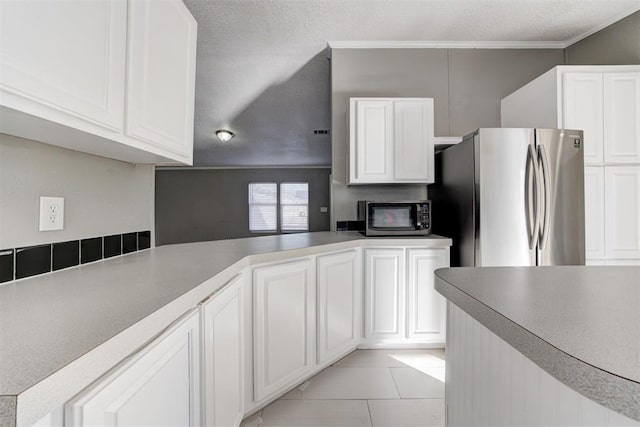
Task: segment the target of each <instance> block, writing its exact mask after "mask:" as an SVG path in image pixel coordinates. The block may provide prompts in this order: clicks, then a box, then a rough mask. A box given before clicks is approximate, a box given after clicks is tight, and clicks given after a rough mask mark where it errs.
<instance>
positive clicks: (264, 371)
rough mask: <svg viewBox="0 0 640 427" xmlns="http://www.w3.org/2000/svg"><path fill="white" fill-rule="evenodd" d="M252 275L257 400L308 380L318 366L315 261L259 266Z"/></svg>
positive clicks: (305, 260)
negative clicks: (316, 363) (316, 365)
mask: <svg viewBox="0 0 640 427" xmlns="http://www.w3.org/2000/svg"><path fill="white" fill-rule="evenodd" d="M253 274H254V276H253V296H254V299H253V305H254V313H253V314H254V319H253V333H254V350H253V353H254V399H255V401H256V402H260V401H261V400H263V399H265V398H267V397H269V396H270V395H272V394H275V393H277V392H279V391H282V390H284V389H286V387H288V386H293V385H295V384H296V383H297V382H300V381H301V380H303V379H304V378H305V377H306V375H307V374H308V373H309V372H310V371H311V370H312V369H313V367H314V365H315V363H314V362H315V357H314V353H315V330H316V324H315V323H316V322H315V318H316V312H315V302H316V300H315V272H314V263H313V261H312V260H311V259H304V260H300V261H294V262H287V263H283V264H276V265H270V266H265V267H259V268H256V269H255V270H254V273H253Z"/></svg>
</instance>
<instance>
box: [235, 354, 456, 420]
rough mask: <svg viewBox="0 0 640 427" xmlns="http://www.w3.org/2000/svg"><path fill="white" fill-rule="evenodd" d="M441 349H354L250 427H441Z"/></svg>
mask: <svg viewBox="0 0 640 427" xmlns="http://www.w3.org/2000/svg"><path fill="white" fill-rule="evenodd" d="M444 371H445V362H444V350H357V351H355V352H353V353H351V354H349V355H348V356H346V357H344V358H343V359H341V360H339V361H338V362H336V363H334V364H333V365H331V366H330V367H328V368H327V369H325V370H323V371H322V372H320V373H319V374H317V375H316V376H314V377H313V378H311V379H310V380H309V383H310V384H309V385H308V386H307V387H306V388H304V390H300V389H294V390H293V391H291V392H289V393H287V394H286V395H285V396H283V397H282V398H280V399H279V400H276V401H275V402H273V403H272V404H270V405H269V406H267V407H266V408H264V409H263V410H262V411H261V412H259V413H258V414H255V415H254V416H252V417H250V418H249V419H247V420H245V424H243V425H246V426H247V427H249V426H269V427H274V426H305V427H308V426H316V427H321V426H352V427H357V426H369V427H372V426H373V427H379V426H384V427H399V426H403V427H409V426H425V427H426V426H444Z"/></svg>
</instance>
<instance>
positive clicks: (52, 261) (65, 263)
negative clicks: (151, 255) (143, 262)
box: [0, 230, 151, 283]
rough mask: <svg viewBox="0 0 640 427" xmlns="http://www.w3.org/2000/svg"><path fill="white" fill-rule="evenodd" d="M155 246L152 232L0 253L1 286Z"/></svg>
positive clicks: (8, 250) (117, 235)
mask: <svg viewBox="0 0 640 427" xmlns="http://www.w3.org/2000/svg"><path fill="white" fill-rule="evenodd" d="M150 247H151V231H149V230H145V231H138V232H134V233H125V234H115V235H112V236H102V237H93V238H89V239H82V240H71V241H68V242H55V243H49V244H45V245H35V246H27V247H24V248H15V249H4V250H0V283H4V282H10V281H12V280H15V279H23V278H25V277H31V276H36V275H38V274H44V273H49V272H51V271H56V270H62V269H64V268H69V267H74V266H77V265H80V264H86V263H88V262H94V261H99V260H101V259H106V258H110V257H113V256H118V255H121V254H128V253H132V252H136V251H141V250H144V249H149V248H150Z"/></svg>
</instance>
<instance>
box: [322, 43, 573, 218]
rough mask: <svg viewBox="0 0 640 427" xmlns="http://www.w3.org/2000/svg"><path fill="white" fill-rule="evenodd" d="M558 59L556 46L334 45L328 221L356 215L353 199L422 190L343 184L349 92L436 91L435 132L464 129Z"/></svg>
mask: <svg viewBox="0 0 640 427" xmlns="http://www.w3.org/2000/svg"><path fill="white" fill-rule="evenodd" d="M563 61H564V51H563V50H562V49H333V50H332V53H331V95H332V98H331V118H332V141H331V146H332V175H333V177H332V178H333V179H332V184H331V191H332V200H333V206H332V213H333V219H332V221H333V222H334V224H333V225H335V221H340V220H352V219H355V218H356V201H357V200H361V199H378V198H396V199H421V198H425V197H426V196H427V191H426V187H425V186H423V185H402V186H401V185H394V186H389V185H387V186H381V185H378V186H370V185H367V186H347V185H346V178H347V151H348V136H347V112H348V107H349V98H350V97H354V96H392V97H394V96H398V97H409V96H413V97H428V98H434V103H435V134H436V136H463V135H465V134H467V133H469V132H471V131H473V130H474V129H476V128H479V127H499V126H500V100H501V99H502V98H504V97H505V96H506V95H508V94H510V93H511V92H513V91H514V90H516V89H518V88H519V87H521V86H523V85H524V84H526V83H528V82H529V81H531V80H533V79H534V78H536V77H537V76H539V75H540V74H542V73H544V72H545V71H547V70H549V69H550V68H552V67H553V66H555V65H559V64H563Z"/></svg>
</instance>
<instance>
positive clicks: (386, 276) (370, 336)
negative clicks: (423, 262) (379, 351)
mask: <svg viewBox="0 0 640 427" xmlns="http://www.w3.org/2000/svg"><path fill="white" fill-rule="evenodd" d="M364 264H365V272H364V286H365V308H364V312H365V338H366V339H367V340H370V341H376V342H379V343H383V342H384V340H394V341H397V340H401V339H403V338H405V334H404V330H405V286H404V273H405V271H404V270H405V269H404V250H403V249H377V248H376V249H365V252H364Z"/></svg>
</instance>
